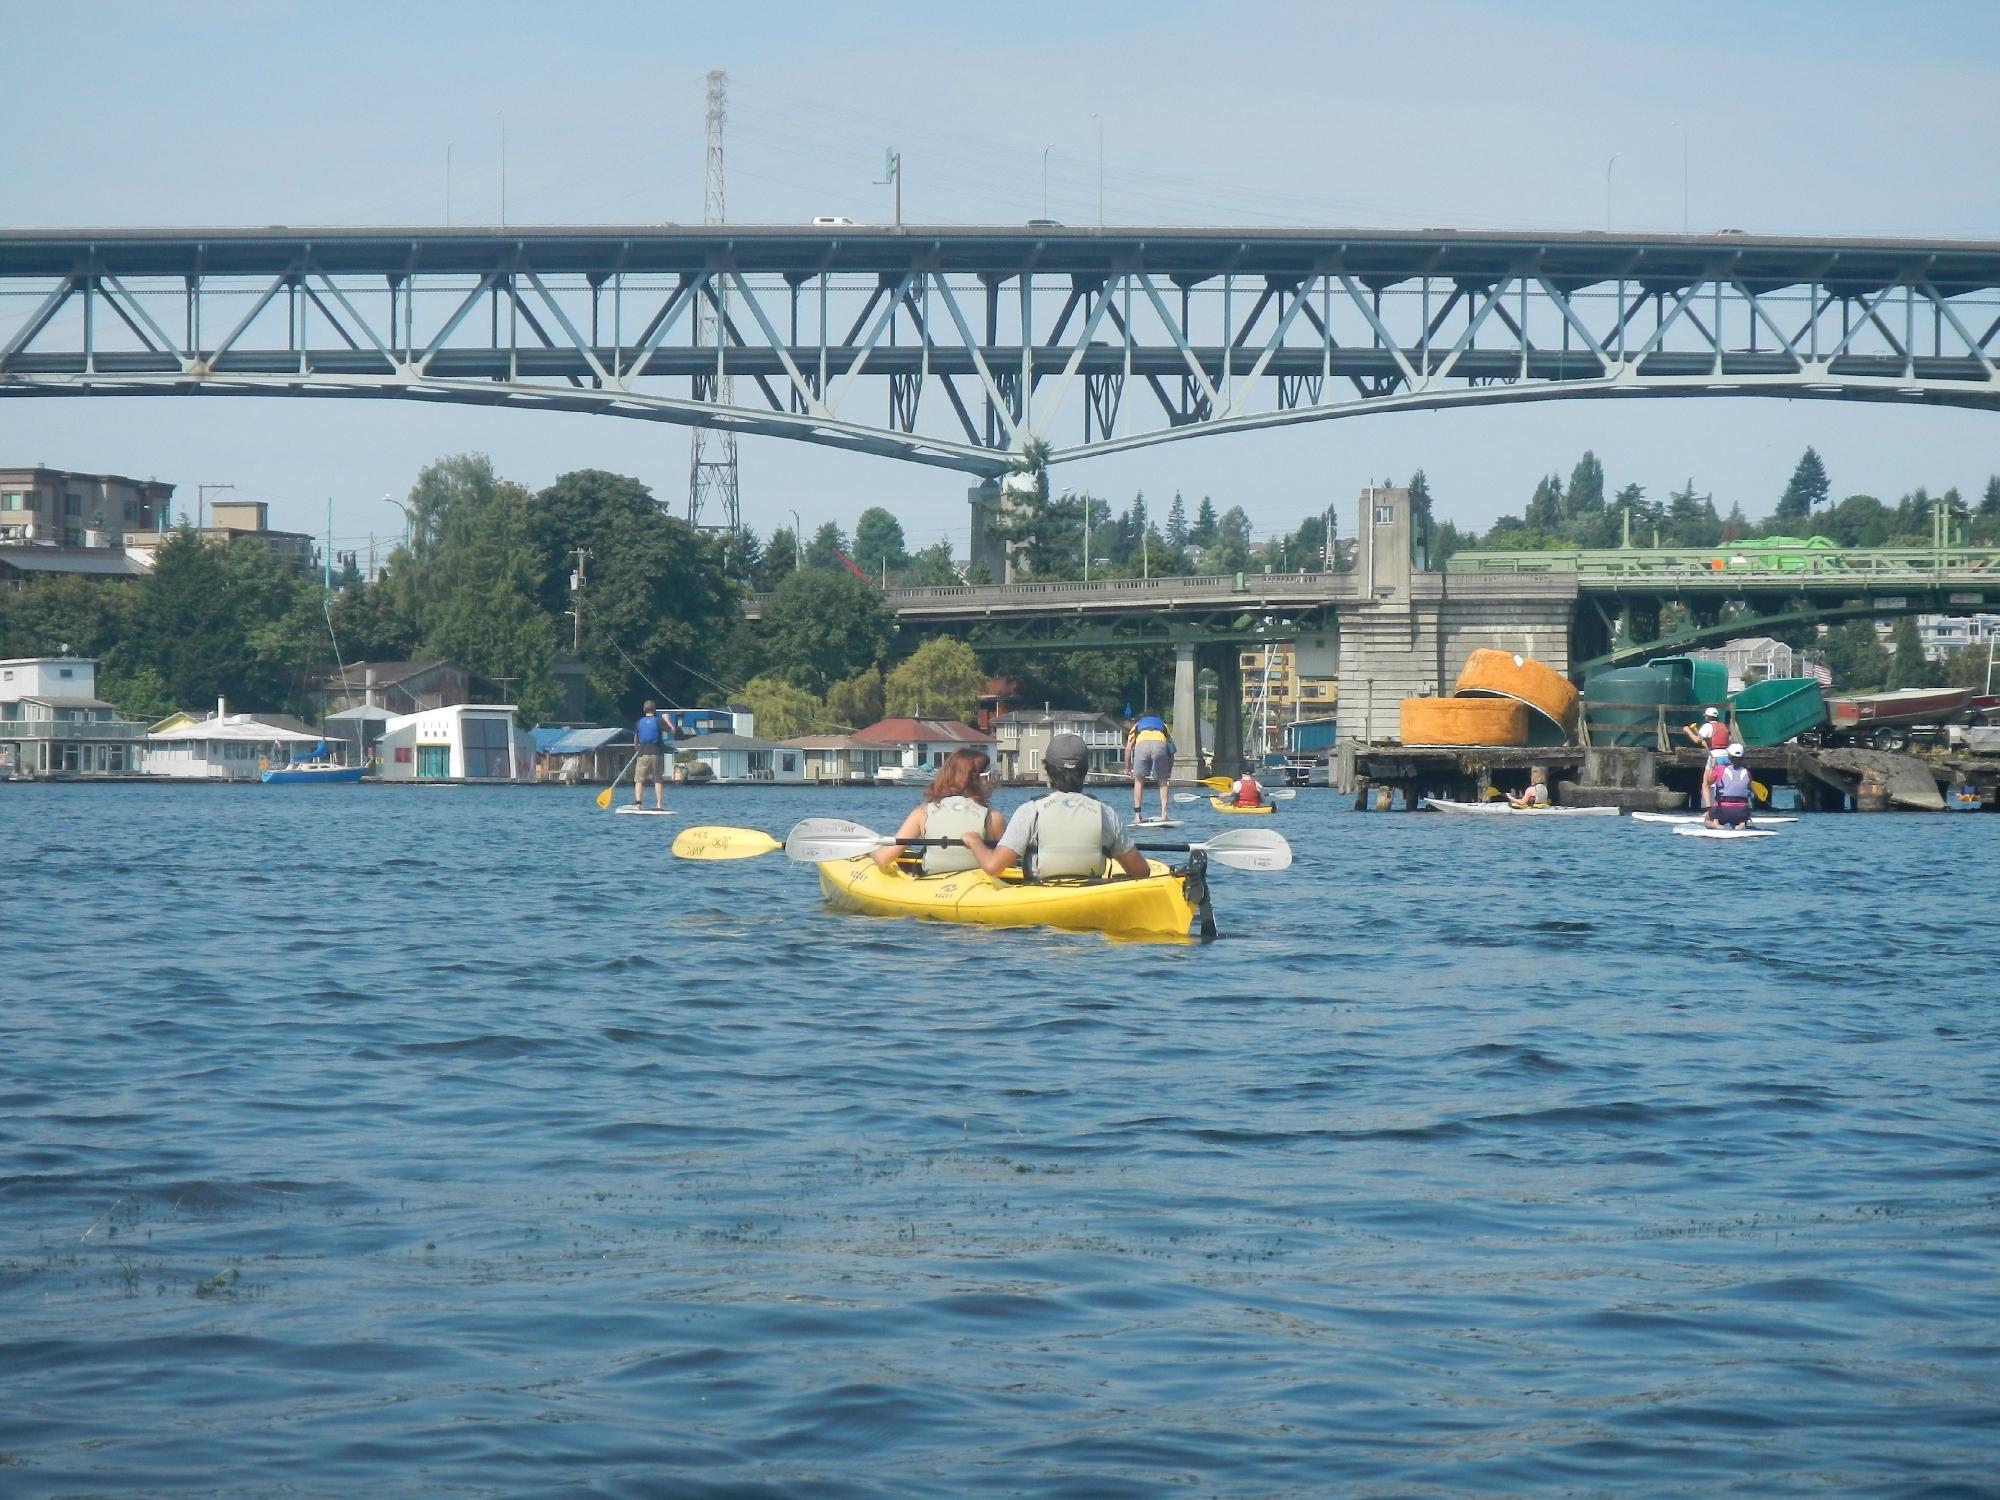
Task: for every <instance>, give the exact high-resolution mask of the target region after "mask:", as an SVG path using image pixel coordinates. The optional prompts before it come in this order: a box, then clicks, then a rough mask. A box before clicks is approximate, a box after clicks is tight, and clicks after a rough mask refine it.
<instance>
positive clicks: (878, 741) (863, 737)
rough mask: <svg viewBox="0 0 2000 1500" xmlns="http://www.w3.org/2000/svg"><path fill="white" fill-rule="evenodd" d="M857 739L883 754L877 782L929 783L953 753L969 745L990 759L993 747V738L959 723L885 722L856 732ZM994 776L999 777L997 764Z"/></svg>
mask: <svg viewBox="0 0 2000 1500" xmlns="http://www.w3.org/2000/svg"><path fill="white" fill-rule="evenodd" d="M854 738H855V739H856V740H857V741H859V742H860V743H861V744H863V745H865V746H868V747H870V748H872V749H876V750H879V751H882V752H883V755H882V763H881V765H880V766H878V767H877V768H876V771H875V779H876V780H877V781H929V780H930V778H931V773H932V772H933V771H935V770H936V769H937V768H938V767H939V766H940V765H942V764H944V758H945V757H946V756H947V755H949V754H951V752H952V751H954V750H959V749H963V748H964V747H966V746H968V745H970V746H974V747H976V748H978V749H981V750H984V751H985V752H986V753H987V754H988V755H989V756H990V755H992V753H993V743H994V741H993V736H992V735H990V734H981V733H980V732H979V731H978V730H976V729H974V728H973V727H972V726H971V725H970V724H963V723H960V722H959V721H958V720H957V719H912V718H894V719H882V720H879V721H878V722H876V723H873V724H870V725H869V726H868V727H867V728H866V729H859V730H856V731H855V733H854ZM994 772H995V774H996V775H997V774H998V773H999V766H998V765H997V764H996V765H995V766H994Z"/></svg>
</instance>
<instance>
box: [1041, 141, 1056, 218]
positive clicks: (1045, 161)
mask: <svg viewBox="0 0 2000 1500" xmlns="http://www.w3.org/2000/svg"><path fill="white" fill-rule="evenodd" d="M1055 149H1056V143H1055V142H1054V141H1050V142H1049V143H1048V145H1046V146H1044V147H1042V217H1043V218H1045V219H1046V218H1047V217H1048V216H1049V153H1050V152H1051V151H1053V150H1055Z"/></svg>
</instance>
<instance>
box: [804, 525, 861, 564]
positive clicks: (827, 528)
mask: <svg viewBox="0 0 2000 1500" xmlns="http://www.w3.org/2000/svg"><path fill="white" fill-rule="evenodd" d="M843 552H847V533H846V532H845V531H842V530H841V529H840V523H839V522H838V521H827V522H824V523H823V524H822V525H821V526H820V528H819V530H818V531H815V532H814V533H813V534H812V540H811V541H809V542H807V543H806V566H807V567H808V568H825V569H834V568H838V569H839V570H840V571H841V572H842V573H846V572H847V564H845V563H843V562H842V561H841V560H840V558H839V557H838V556H837V555H836V554H838V553H843ZM848 555H849V556H852V555H853V554H852V553H848ZM848 576H849V577H852V576H853V575H852V574H848Z"/></svg>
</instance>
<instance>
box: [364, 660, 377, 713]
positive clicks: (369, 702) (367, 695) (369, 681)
mask: <svg viewBox="0 0 2000 1500" xmlns="http://www.w3.org/2000/svg"><path fill="white" fill-rule="evenodd" d="M361 706H362V707H363V708H373V707H374V706H375V669H374V668H373V667H369V668H367V669H366V670H364V671H363V672H362V674H361Z"/></svg>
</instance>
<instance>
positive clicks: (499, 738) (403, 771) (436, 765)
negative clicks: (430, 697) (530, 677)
mask: <svg viewBox="0 0 2000 1500" xmlns="http://www.w3.org/2000/svg"><path fill="white" fill-rule="evenodd" d="M514 709H515V705H514V704H512V703H452V704H446V705H444V706H442V707H438V708H427V709H424V710H423V711H422V712H420V713H413V714H398V715H397V716H396V717H395V718H392V719H390V720H389V721H388V722H387V723H386V724H385V725H383V727H382V738H381V741H380V742H379V743H378V744H377V745H376V747H375V757H376V763H375V775H376V776H377V777H379V778H380V779H381V780H383V781H532V780H534V778H535V741H534V737H533V736H532V735H530V734H529V733H528V731H527V730H525V729H517V728H515V727H514Z"/></svg>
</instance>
